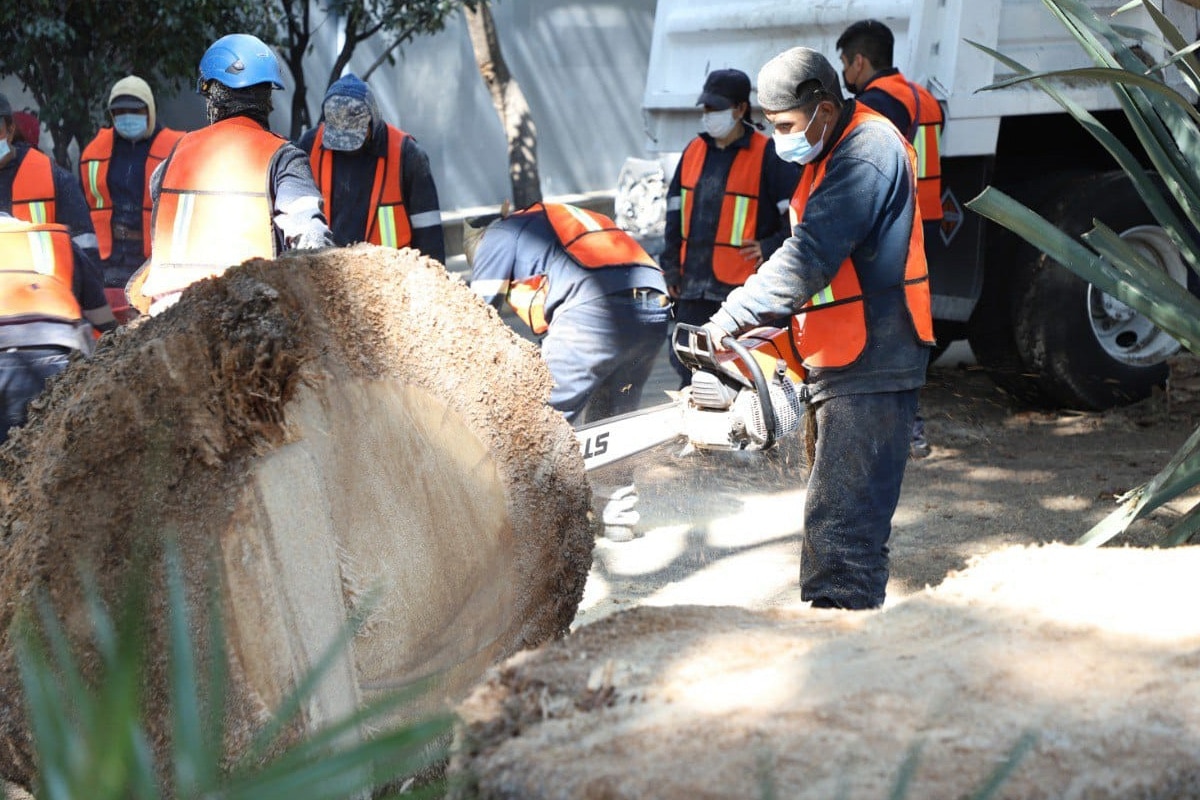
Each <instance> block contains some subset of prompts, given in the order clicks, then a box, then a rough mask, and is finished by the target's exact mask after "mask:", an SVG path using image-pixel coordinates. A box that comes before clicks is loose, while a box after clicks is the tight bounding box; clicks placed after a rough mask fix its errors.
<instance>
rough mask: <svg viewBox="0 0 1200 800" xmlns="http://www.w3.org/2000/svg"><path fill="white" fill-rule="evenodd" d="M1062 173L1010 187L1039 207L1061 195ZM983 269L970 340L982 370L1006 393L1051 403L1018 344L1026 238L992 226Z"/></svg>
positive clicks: (970, 323) (1031, 402)
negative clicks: (1021, 257)
mask: <svg viewBox="0 0 1200 800" xmlns="http://www.w3.org/2000/svg"><path fill="white" fill-rule="evenodd" d="M1061 181H1062V177H1061V176H1056V177H1055V179H1054V180H1052V181H1048V180H1044V179H1043V180H1038V181H1032V182H1028V183H1025V184H1021V185H1018V186H1010V187H1005V191H1006V192H1007V193H1008V194H1010V195H1011V196H1013V197H1015V198H1017V199H1018V200H1020V201H1021V202H1023V203H1025V204H1026V205H1029V206H1032V207H1037V206H1038V205H1039V204H1040V203H1041V202H1042V200H1043V198H1045V197H1046V196H1047V195H1052V194H1055V193H1057V191H1058V188H1059V186H1060V183H1061ZM986 242H987V250H986V253H985V264H984V271H983V288H982V290H981V292H980V295H979V301H978V302H977V303H976V304H975V310H974V312H973V313H972V314H971V318H970V320H968V322H967V343H968V344H970V345H971V352H972V353H974V354H975V360H976V361H977V362H978V364H979V368H980V369H982V370H983V371H984V372H985V373H987V375H988V377H989V378H991V380H992V382H993V383H994V384H996V386H997V387H998V388H999V389H1000V390H1001V391H1002V392H1004V393H1005V394H1007V395H1009V396H1011V397H1012V398H1013V399H1015V400H1016V401H1017V402H1019V403H1021V404H1024V405H1034V406H1050V405H1051V404H1052V402H1053V401H1052V399H1051V398H1050V397H1049V396H1048V395H1047V394H1046V393H1045V392H1044V391H1043V389H1042V388H1041V387H1040V386H1039V385H1038V382H1037V380H1036V379H1035V376H1034V375H1033V374H1032V373H1031V372H1030V370H1029V368H1028V366H1026V364H1025V362H1024V360H1023V359H1022V358H1021V351H1020V349H1019V348H1018V347H1017V340H1016V333H1015V332H1016V326H1017V309H1018V308H1019V305H1018V304H1019V301H1020V294H1021V292H1020V291H1019V286H1020V284H1019V282H1018V280H1017V275H1016V273H1017V272H1018V270H1016V269H1014V264H1016V263H1017V257H1018V255H1017V254H1018V251H1019V249H1020V247H1021V244H1022V242H1021V239H1020V238H1019V237H1018V236H1017V235H1016V234H1014V233H1012V232H1011V231H1009V230H1007V229H1005V228H1002V227H1000V226H999V225H996V224H989V225H988V226H987V233H986Z"/></svg>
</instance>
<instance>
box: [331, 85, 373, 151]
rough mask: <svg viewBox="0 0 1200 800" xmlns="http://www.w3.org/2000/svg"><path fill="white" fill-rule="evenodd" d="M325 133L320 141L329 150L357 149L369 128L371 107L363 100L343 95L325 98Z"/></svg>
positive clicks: (361, 144)
mask: <svg viewBox="0 0 1200 800" xmlns="http://www.w3.org/2000/svg"><path fill="white" fill-rule="evenodd" d="M323 108H324V112H325V133H324V134H323V135H322V137H321V143H322V144H323V145H324V146H325V147H326V148H327V149H329V150H342V151H345V152H349V151H353V150H357V149H358V148H360V147H362V146H363V142H365V141H366V139H367V131H368V130H370V128H371V107H370V106H368V105H367V103H366V102H365V101H363V100H359V99H358V98H355V97H347V96H345V95H333V96H331V97H328V98H326V100H325V105H324V107H323Z"/></svg>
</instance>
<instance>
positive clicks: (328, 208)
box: [308, 123, 412, 249]
mask: <svg viewBox="0 0 1200 800" xmlns="http://www.w3.org/2000/svg"><path fill="white" fill-rule="evenodd" d="M387 137H388V143H387V155H386V157H383V158H379V159H376V164H375V181H374V184H373V185H372V187H371V204H370V206H369V207H368V208H367V221H366V229H365V230H364V231H363V241H365V242H370V243H371V244H378V245H382V246H384V247H394V248H397V249H399V248H401V247H408V246H409V245H411V244H412V222H411V221H410V220H409V218H408V209H406V208H405V207H404V186H403V175H404V157H403V154H404V140H405V139H407V138H409V134H407V133H405V132H404V131H402V130H400V129H399V128H397V127H395V126H393V125H388V126H387ZM324 139H325V123H321V124H320V125H318V126H317V135H316V136H314V137H313V143H312V149H311V150H309V152H308V161H309V163H310V164H311V165H312V171H313V177H314V178H316V181H317V186H318V187H320V189H321V196H322V197H324V198H325V216H326V217H327V218H328V219H329V222H330V225H332V224H333V157H334V152H333V151H331V150H326V149H325V148H323V147H322V146H321V142H322V141H324Z"/></svg>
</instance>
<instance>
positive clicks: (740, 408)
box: [576, 323, 806, 470]
mask: <svg viewBox="0 0 1200 800" xmlns="http://www.w3.org/2000/svg"><path fill="white" fill-rule="evenodd" d="M671 344H672V346H673V347H674V348H675V353H676V355H678V356H679V360H680V362H682V363H683V364H684V365H685V366H687V367H689V368H690V369H691V370H692V382H691V384H690V385H688V386H686V387H684V388H683V389H682V390H681V391H680V392H678V393H671V394H672V401H671V402H670V403H665V404H663V405H660V406H654V407H652V408H647V409H643V410H640V411H634V412H632V413H629V414H623V415H621V416H619V417H612V418H610V419H606V420H602V421H601V422H597V423H594V424H591V425H586V426H584V427H582V428H580V429H578V430H577V431H576V436H577V437H578V439H579V446H580V447H581V448H582V450H583V461H584V466H585V467H586V468H587V469H589V470H592V469H596V468H597V467H602V466H604V465H606V464H611V463H612V462H614V461H619V460H621V459H623V458H627V457H629V456H632V455H635V454H637V453H640V452H641V451H643V450H647V449H649V448H651V447H654V446H656V445H659V444H664V443H666V442H669V441H672V440H674V439H684V440H686V441H687V444H688V445H689V446H691V447H694V448H696V449H699V450H766V449H768V448H770V447H772V446H773V445H774V444H775V443H776V442H777V441H778V440H779V439H780V438H781V437H783V436H786V435H788V434H791V433H794V432H796V431H797V430H798V429H799V427H800V419H801V411H802V409H801V403H802V402H804V400H805V399H806V397H805V391H804V385H803V379H804V374H805V373H804V368H803V367H802V366H801V365H800V359H799V358H798V357H797V355H796V353H795V350H794V348H793V346H792V340H791V336H790V333H789V332H788V330H787V329H786V328H755V329H754V330H751V331H747V332H746V333H744V334H742V335H741V336H740V337H739V338H737V339H734V338H733V337H732V336H728V337H726V338H725V339H724V340H723V341H722V345H724V346H725V347H727V348H728V350H726V351H718V350H717V348H716V347H715V346H714V343H713V342H712V341H711V339H710V337H709V335H708V333H707V331H705V330H704V329H703V328H699V327H696V326H695V325H686V324H683V323H679V324H677V325H676V326H675V335H674V338H673V340H672V342H671Z"/></svg>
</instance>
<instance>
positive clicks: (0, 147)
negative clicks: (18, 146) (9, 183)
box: [0, 139, 12, 161]
mask: <svg viewBox="0 0 1200 800" xmlns="http://www.w3.org/2000/svg"><path fill="white" fill-rule="evenodd" d="M11 152H12V148H11V147H9V146H8V139H0V161H3V160H4V159H6V158H8V154H9V153H11Z"/></svg>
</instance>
